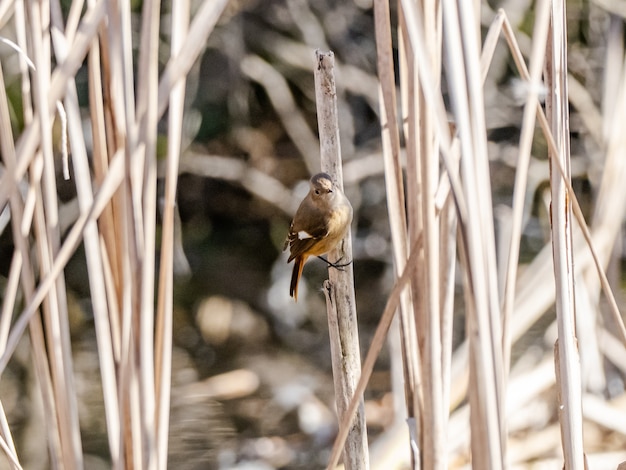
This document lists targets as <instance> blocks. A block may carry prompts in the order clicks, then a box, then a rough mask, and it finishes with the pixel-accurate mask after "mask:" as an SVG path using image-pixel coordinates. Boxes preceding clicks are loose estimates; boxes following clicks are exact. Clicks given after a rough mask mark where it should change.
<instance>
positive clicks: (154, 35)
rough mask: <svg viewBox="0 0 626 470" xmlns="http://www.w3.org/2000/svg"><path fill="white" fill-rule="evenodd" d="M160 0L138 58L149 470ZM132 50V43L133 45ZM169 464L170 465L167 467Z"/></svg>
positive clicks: (149, 14) (148, 12) (152, 461)
mask: <svg viewBox="0 0 626 470" xmlns="http://www.w3.org/2000/svg"><path fill="white" fill-rule="evenodd" d="M160 6H161V2H160V0H152V1H146V2H144V3H143V10H142V28H141V38H140V47H139V60H138V77H137V80H138V83H141V84H142V86H140V87H138V88H137V111H136V116H137V121H138V126H139V136H138V139H139V142H141V143H142V144H143V154H144V157H143V167H142V168H141V170H142V173H143V175H142V177H141V180H142V181H141V184H140V187H141V192H142V197H141V202H140V205H141V211H142V219H143V220H142V222H143V223H142V226H143V233H142V239H143V243H142V245H141V250H142V253H140V257H141V264H140V266H141V281H140V282H141V291H140V294H139V295H140V305H141V306H140V312H139V315H140V316H139V319H140V320H139V337H140V345H139V351H140V353H139V354H140V363H141V368H140V372H139V373H140V380H141V406H142V420H143V434H144V446H145V448H146V449H147V452H146V454H145V457H144V466H145V467H144V468H147V469H150V470H156V469H157V468H159V467H160V466H161V465H160V462H159V450H158V445H157V426H158V424H157V413H158V412H157V404H156V382H155V357H154V354H155V351H154V346H155V344H154V314H155V312H154V297H155V292H154V282H155V252H156V212H157V203H156V198H157V194H156V193H157V170H156V167H157V162H156V158H157V157H156V140H157V124H158V115H157V98H158V85H159V63H158V56H159V23H160ZM127 46H128V47H127V48H128V49H132V42H129V43H127ZM162 468H164V467H162Z"/></svg>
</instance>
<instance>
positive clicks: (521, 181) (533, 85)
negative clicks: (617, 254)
mask: <svg viewBox="0 0 626 470" xmlns="http://www.w3.org/2000/svg"><path fill="white" fill-rule="evenodd" d="M548 8H549V3H548V2H547V1H541V2H538V3H537V5H536V6H535V12H536V20H535V26H534V31H533V50H532V54H531V56H530V73H529V80H530V83H529V85H528V86H529V91H528V95H527V97H526V103H525V104H524V116H523V118H522V129H521V136H520V143H519V156H518V161H517V167H516V171H515V183H514V186H513V213H512V223H511V229H510V230H511V237H510V240H509V243H508V253H507V258H506V259H507V261H506V268H505V270H504V272H503V273H502V274H503V275H504V283H503V285H504V288H503V306H502V317H503V344H502V350H503V353H504V371H505V374H507V373H508V370H509V368H510V361H511V331H510V319H511V316H512V315H513V307H514V305H515V285H516V282H517V265H518V260H519V247H520V241H521V236H522V217H523V214H524V199H525V195H526V184H527V180H528V165H529V163H530V152H531V147H532V141H533V136H534V133H535V116H536V115H537V106H538V105H539V100H538V93H539V88H540V84H541V73H542V70H543V63H544V55H545V44H546V40H547V38H548V24H549V18H550V17H549V15H548V11H549V10H548Z"/></svg>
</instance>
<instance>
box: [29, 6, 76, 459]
mask: <svg viewBox="0 0 626 470" xmlns="http://www.w3.org/2000/svg"><path fill="white" fill-rule="evenodd" d="M29 20H30V22H31V46H32V51H33V62H34V64H35V67H36V71H35V73H34V76H35V87H34V91H35V105H36V111H37V113H36V116H37V119H38V121H39V128H40V134H41V144H40V151H41V153H42V156H43V163H44V164H43V175H42V176H43V180H42V184H41V185H38V188H37V191H36V195H37V204H36V206H35V209H36V210H35V234H36V237H35V240H36V244H37V247H38V250H39V265H40V271H41V275H42V276H45V274H46V273H47V272H48V270H49V269H50V266H51V264H52V259H53V257H54V256H55V255H56V252H57V251H58V249H59V245H60V233H59V227H58V206H57V197H56V193H57V191H56V174H55V165H54V155H53V149H52V133H51V129H52V121H51V119H50V116H51V111H52V110H51V109H50V107H49V103H48V95H49V88H48V87H49V86H50V75H51V64H50V60H51V47H50V36H49V33H48V31H49V29H50V25H51V22H50V5H49V3H48V2H47V1H44V2H42V3H31V4H30V15H29ZM43 307H44V309H43V311H44V324H45V327H46V332H47V335H48V337H49V338H50V341H48V343H47V344H48V361H49V363H50V370H51V373H52V379H53V387H54V403H55V408H56V412H57V416H58V422H59V426H60V428H59V432H60V436H61V449H62V455H63V460H62V461H63V463H64V465H65V466H66V468H69V469H71V468H81V467H82V465H83V460H82V448H81V439H80V426H79V423H78V410H77V406H76V402H77V401H76V397H75V387H74V380H73V372H72V354H71V348H70V335H69V321H68V314H67V299H66V294H65V279H64V277H63V276H62V275H59V276H57V277H56V280H55V288H54V289H51V290H50V292H49V295H48V296H47V298H46V301H45V302H44V304H43Z"/></svg>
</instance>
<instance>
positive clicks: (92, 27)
mask: <svg viewBox="0 0 626 470" xmlns="http://www.w3.org/2000/svg"><path fill="white" fill-rule="evenodd" d="M105 5H106V2H105V0H99V1H98V3H97V4H96V6H94V7H93V8H92V9H89V10H88V11H87V12H86V13H85V16H84V17H83V19H82V21H81V26H80V27H79V29H78V33H77V35H76V38H75V40H74V43H72V45H71V47H70V48H69V50H70V53H69V55H68V57H67V58H66V60H65V62H64V63H63V66H61V67H57V68H56V69H55V70H54V72H53V73H52V77H51V79H50V82H51V83H50V88H49V94H48V103H49V106H53V105H54V103H56V102H57V101H58V100H59V99H62V97H63V96H62V93H64V92H65V84H66V83H67V80H69V79H73V77H74V75H75V74H76V71H77V70H78V68H79V67H80V66H81V65H82V62H83V60H84V58H85V54H86V53H87V49H88V47H89V45H90V42H91V39H92V38H93V37H94V35H95V34H96V33H97V29H98V26H99V24H100V22H101V21H102V19H103V18H104V14H105ZM39 131H40V128H39V125H38V124H37V123H35V122H34V121H33V122H31V123H30V124H28V125H27V126H26V128H25V129H24V131H23V132H22V134H21V135H20V137H19V139H18V141H17V143H16V145H15V153H16V155H17V156H18V158H17V161H16V164H15V171H13V172H12V173H10V172H6V173H5V174H4V175H3V176H2V178H1V179H0V206H3V205H4V204H5V203H6V201H7V199H8V197H9V191H10V189H11V187H12V186H11V183H9V181H10V180H12V181H14V182H18V181H20V180H21V179H22V178H23V177H24V174H25V173H26V170H27V169H28V166H29V165H30V163H31V161H32V159H33V157H34V155H35V149H36V147H37V145H38V144H39V139H40V132H39Z"/></svg>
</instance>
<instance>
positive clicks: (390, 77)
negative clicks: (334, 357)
mask: <svg viewBox="0 0 626 470" xmlns="http://www.w3.org/2000/svg"><path fill="white" fill-rule="evenodd" d="M374 18H375V31H376V49H377V58H378V61H377V65H378V75H379V80H380V83H381V85H380V88H379V102H380V119H381V129H382V143H383V166H384V170H385V187H386V192H387V208H388V209H387V212H388V215H389V225H390V228H391V238H392V247H393V263H394V267H395V272H396V276H400V273H402V272H403V271H404V270H405V267H406V259H407V256H408V255H409V253H408V243H409V241H408V236H407V222H406V213H405V198H404V182H403V178H402V165H401V162H400V157H401V155H400V129H399V125H398V122H397V118H396V107H397V102H396V92H395V80H394V64H393V54H392V38H391V19H390V13H389V5H388V3H387V2H384V1H377V2H374ZM400 45H401V46H404V42H402V41H401V42H400ZM401 70H402V71H405V70H406V66H405V64H404V63H403V62H402V61H401ZM404 73H406V72H404ZM405 90H406V89H405ZM404 95H405V96H406V99H407V100H409V99H410V92H409V91H405V92H404ZM407 95H408V96H407ZM408 207H409V209H411V208H412V207H414V205H412V204H411V203H409V206H408ZM414 233H415V232H414ZM415 299H416V302H417V297H415ZM415 322H416V318H415V311H414V305H413V304H412V300H411V295H410V290H409V289H408V288H407V289H405V290H404V291H403V292H402V293H401V296H400V306H399V326H400V337H399V338H396V337H394V338H391V341H394V340H395V341H397V340H398V339H399V340H400V351H401V354H402V357H401V360H402V370H403V375H404V389H396V390H394V395H395V396H396V402H398V403H405V406H406V412H404V413H402V414H401V415H400V416H402V415H406V416H407V417H408V418H409V420H410V421H409V427H410V428H411V434H412V435H414V436H417V437H416V438H417V439H419V436H421V428H422V421H423V417H422V415H423V403H422V402H423V399H422V391H421V390H420V387H419V383H420V377H421V374H420V372H419V369H420V365H419V347H418V339H417V338H418V337H417V335H416V333H415V331H416V328H415V325H416V323H415ZM396 360H397V357H396ZM396 367H397V368H398V369H400V366H399V365H396ZM412 451H413V453H414V454H413V459H414V460H415V461H419V460H421V455H420V448H419V447H417V446H413V447H412Z"/></svg>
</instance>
